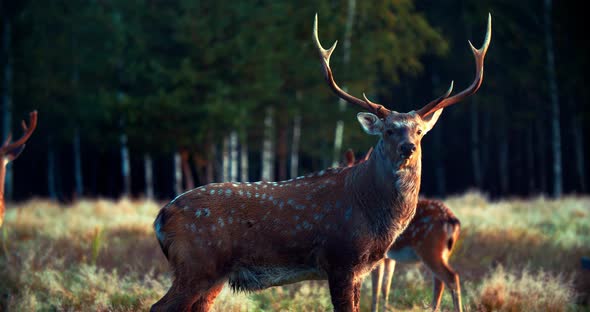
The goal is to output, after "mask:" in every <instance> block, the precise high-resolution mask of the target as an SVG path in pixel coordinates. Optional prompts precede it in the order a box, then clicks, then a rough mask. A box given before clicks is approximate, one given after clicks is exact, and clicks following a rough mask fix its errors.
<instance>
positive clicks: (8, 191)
mask: <svg viewBox="0 0 590 312" xmlns="http://www.w3.org/2000/svg"><path fill="white" fill-rule="evenodd" d="M2 19H3V20H4V23H3V24H4V25H3V29H4V33H3V35H2V50H3V53H4V59H5V62H4V71H3V88H2V93H3V96H2V117H3V120H2V125H3V126H4V127H3V129H2V137H3V138H7V137H8V135H9V134H10V131H11V128H12V24H11V20H10V17H9V16H8V14H3V15H2ZM4 199H5V200H11V199H12V164H11V163H9V164H8V165H6V173H5V177H4Z"/></svg>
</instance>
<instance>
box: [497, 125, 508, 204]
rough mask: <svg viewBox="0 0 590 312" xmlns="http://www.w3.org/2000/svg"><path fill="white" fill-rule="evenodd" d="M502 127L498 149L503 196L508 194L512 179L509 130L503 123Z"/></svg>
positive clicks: (501, 192)
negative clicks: (509, 159) (509, 166)
mask: <svg viewBox="0 0 590 312" xmlns="http://www.w3.org/2000/svg"><path fill="white" fill-rule="evenodd" d="M500 127H503V128H502V130H501V134H500V135H501V137H500V147H499V151H498V156H499V159H498V165H499V168H498V169H499V170H498V171H499V173H500V177H499V179H500V194H501V195H502V196H506V195H508V192H509V188H510V185H509V181H510V171H509V168H508V156H509V154H508V152H509V150H508V149H509V145H508V134H507V133H506V132H507V130H506V129H505V128H504V127H506V125H505V124H501V125H500Z"/></svg>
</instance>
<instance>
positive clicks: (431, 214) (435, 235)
mask: <svg viewBox="0 0 590 312" xmlns="http://www.w3.org/2000/svg"><path fill="white" fill-rule="evenodd" d="M372 151H373V150H372V149H371V150H369V151H368V152H367V154H366V156H365V158H364V160H361V161H359V162H362V161H366V160H367V159H368V158H369V156H370V155H371V152H372ZM345 158H346V165H347V166H348V167H351V166H354V165H355V164H357V162H356V161H355V157H354V153H353V152H352V151H351V150H348V151H347V152H346V154H345ZM460 230H461V222H460V221H459V219H457V217H455V214H454V213H453V212H452V211H451V209H450V208H449V207H447V206H446V205H445V204H444V203H443V202H442V201H439V200H428V199H419V200H418V206H417V207H416V214H415V215H414V218H413V219H412V221H410V224H409V225H408V227H407V228H406V229H405V230H404V231H403V232H402V234H401V235H400V236H399V237H398V238H397V239H396V240H395V242H394V243H393V245H391V247H390V248H389V251H388V252H387V254H386V259H384V260H383V262H381V263H380V264H378V266H377V268H375V269H374V270H373V272H371V277H372V286H373V287H372V289H373V295H372V301H371V312H377V310H378V308H379V303H381V304H382V307H383V308H382V310H383V311H387V310H388V303H389V289H390V287H391V278H392V277H393V271H394V270H395V263H396V262H400V263H418V262H420V261H422V262H423V263H424V264H425V265H426V267H427V268H428V269H429V270H430V272H432V280H433V282H434V288H433V297H432V310H433V311H438V309H439V307H440V301H441V299H442V293H443V290H444V288H445V286H444V285H445V284H446V285H447V286H448V287H449V288H450V289H451V296H452V297H453V305H454V307H455V311H459V312H460V311H463V308H462V305H461V285H460V282H459V274H457V273H456V272H455V271H453V269H452V268H451V267H450V266H449V264H448V260H449V257H450V256H451V253H452V251H453V247H454V246H455V243H456V242H457V240H458V239H459V232H460ZM443 282H444V284H443ZM380 292H382V294H383V297H382V298H381V299H382V300H379V295H380Z"/></svg>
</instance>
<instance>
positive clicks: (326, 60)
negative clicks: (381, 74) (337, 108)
mask: <svg viewBox="0 0 590 312" xmlns="http://www.w3.org/2000/svg"><path fill="white" fill-rule="evenodd" d="M313 41H314V43H315V45H316V48H317V49H318V52H319V53H320V57H321V59H322V66H323V67H324V74H325V75H326V81H327V82H328V85H329V86H330V88H331V89H332V91H334V93H336V95H338V97H340V98H341V99H343V100H345V101H346V102H348V103H351V104H355V105H359V106H361V107H362V108H364V109H366V110H369V111H371V112H372V113H374V114H375V115H377V116H379V117H380V118H384V117H387V115H389V113H390V111H389V110H388V109H386V108H385V107H383V105H380V104H376V103H373V102H371V101H369V99H367V97H366V96H365V94H364V93H363V98H364V100H361V99H359V98H357V97H354V96H352V95H350V94H348V93H346V92H345V91H344V90H342V89H341V88H340V87H339V86H338V85H337V84H336V81H335V80H334V75H333V74H332V69H331V68H330V56H331V55H332V52H334V49H336V44H337V43H338V41H335V42H334V44H333V45H332V47H330V48H329V49H328V50H326V49H324V48H323V47H322V44H321V43H320V39H319V38H318V15H317V14H316V15H315V20H314V22H313Z"/></svg>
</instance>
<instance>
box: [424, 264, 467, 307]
mask: <svg viewBox="0 0 590 312" xmlns="http://www.w3.org/2000/svg"><path fill="white" fill-rule="evenodd" d="M422 261H423V262H424V264H425V265H426V266H427V267H428V268H429V269H430V271H431V272H432V274H433V275H434V278H435V286H434V289H435V292H436V279H439V280H441V281H442V282H444V283H445V285H446V286H447V287H448V288H449V290H450V291H451V296H452V297H453V306H454V307H455V311H458V312H462V311H463V307H462V306H461V285H460V281H459V274H457V273H456V272H455V271H453V269H451V268H450V267H449V265H448V264H447V263H446V261H444V260H443V259H441V257H434V256H431V257H422ZM442 290H443V287H442V286H441V290H440V293H441V294H440V295H437V294H436V293H435V294H434V296H435V297H436V296H439V297H440V296H441V295H442ZM435 300H436V298H433V303H434V302H435ZM436 301H438V302H440V299H438V300H436ZM436 307H438V305H437V306H436ZM433 308H435V306H433Z"/></svg>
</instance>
